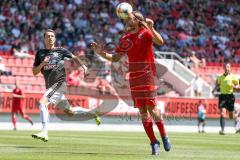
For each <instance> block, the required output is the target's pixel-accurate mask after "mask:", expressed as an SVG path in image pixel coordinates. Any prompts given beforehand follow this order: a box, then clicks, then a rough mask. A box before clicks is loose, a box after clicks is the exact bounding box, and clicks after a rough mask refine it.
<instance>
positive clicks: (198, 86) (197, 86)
mask: <svg viewBox="0 0 240 160" xmlns="http://www.w3.org/2000/svg"><path fill="white" fill-rule="evenodd" d="M192 87H193V91H194V96H195V97H201V96H202V91H203V81H202V79H201V77H200V75H196V77H195V79H193V81H192Z"/></svg>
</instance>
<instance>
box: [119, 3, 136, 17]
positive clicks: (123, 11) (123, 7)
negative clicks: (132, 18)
mask: <svg viewBox="0 0 240 160" xmlns="http://www.w3.org/2000/svg"><path fill="white" fill-rule="evenodd" d="M132 11H133V8H132V6H131V5H130V4H129V3H126V2H123V3H120V4H118V6H117V9H116V12H117V16H118V17H119V18H120V19H127V18H128V14H129V13H131V12H132Z"/></svg>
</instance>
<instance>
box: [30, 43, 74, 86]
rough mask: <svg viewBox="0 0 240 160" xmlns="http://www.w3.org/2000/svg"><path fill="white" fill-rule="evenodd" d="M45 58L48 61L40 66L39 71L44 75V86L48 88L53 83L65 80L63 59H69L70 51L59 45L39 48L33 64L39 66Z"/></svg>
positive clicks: (70, 56)
mask: <svg viewBox="0 0 240 160" xmlns="http://www.w3.org/2000/svg"><path fill="white" fill-rule="evenodd" d="M45 58H48V59H49V62H48V64H47V65H45V66H44V67H43V68H42V70H41V73H42V74H43V76H44V79H45V85H46V88H50V87H51V86H52V85H54V84H55V83H62V82H66V72H65V67H64V60H65V59H66V58H68V59H69V58H70V59H71V58H72V53H71V52H70V51H69V50H67V49H65V48H61V47H56V48H54V49H51V50H49V49H40V50H39V51H38V52H37V54H36V56H35V60H34V64H33V66H34V67H37V66H39V65H40V64H41V63H42V62H43V61H44V59H45Z"/></svg>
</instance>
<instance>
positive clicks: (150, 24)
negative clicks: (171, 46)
mask: <svg viewBox="0 0 240 160" xmlns="http://www.w3.org/2000/svg"><path fill="white" fill-rule="evenodd" d="M145 21H146V23H147V26H148V28H149V30H150V31H151V32H152V34H153V42H154V43H155V44H157V45H163V43H164V41H163V38H162V36H161V35H160V34H159V33H158V32H157V31H156V30H155V28H154V22H153V20H151V19H149V18H146V20H145Z"/></svg>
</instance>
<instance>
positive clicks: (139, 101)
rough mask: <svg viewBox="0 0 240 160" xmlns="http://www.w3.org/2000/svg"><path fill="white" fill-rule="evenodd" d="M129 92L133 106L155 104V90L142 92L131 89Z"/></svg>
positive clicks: (139, 106)
mask: <svg viewBox="0 0 240 160" xmlns="http://www.w3.org/2000/svg"><path fill="white" fill-rule="evenodd" d="M131 94H132V99H133V102H134V107H135V108H141V107H146V106H156V105H157V98H156V90H153V91H144V92H141V91H140V92H139V91H132V92H131Z"/></svg>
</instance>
